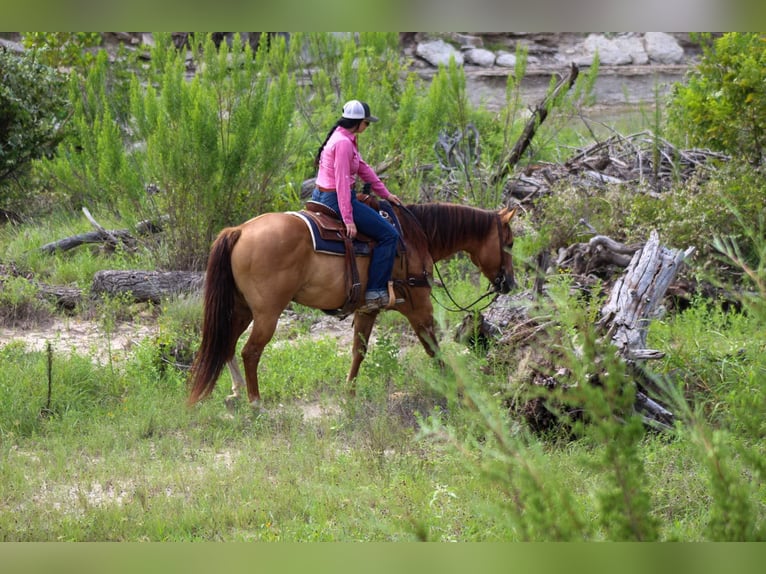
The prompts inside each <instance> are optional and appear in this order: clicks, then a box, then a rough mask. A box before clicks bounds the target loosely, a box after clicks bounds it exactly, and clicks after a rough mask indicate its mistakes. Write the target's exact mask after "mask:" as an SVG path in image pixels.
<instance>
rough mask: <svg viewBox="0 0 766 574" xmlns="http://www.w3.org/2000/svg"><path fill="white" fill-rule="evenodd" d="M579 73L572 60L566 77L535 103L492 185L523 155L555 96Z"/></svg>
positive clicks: (503, 176)
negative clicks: (529, 116)
mask: <svg viewBox="0 0 766 574" xmlns="http://www.w3.org/2000/svg"><path fill="white" fill-rule="evenodd" d="M579 73H580V69H579V68H578V67H577V64H575V63H574V62H572V64H571V65H570V67H569V73H568V74H567V75H566V77H564V78H562V79H561V80H559V82H558V83H557V84H556V87H555V88H554V89H553V91H552V92H551V93H550V94H548V95H546V96H545V97H544V98H543V99H542V101H540V103H538V104H537V106H536V107H535V109H534V110H533V111H532V117H531V118H529V121H528V122H527V124H526V125H525V126H524V130H523V131H522V132H521V135H520V136H519V139H518V140H516V143H515V144H514V146H513V148H512V149H511V151H510V152H509V153H508V155H507V156H506V158H505V159H504V160H503V161H502V162H501V164H500V165H501V167H500V170H499V171H498V172H497V173H495V174H494V175H493V176H492V179H491V182H492V184H493V185H495V184H497V183H498V182H499V181H500V180H501V179H503V178H505V177H506V176H507V175H508V174H509V173H510V171H511V170H512V169H513V167H514V166H515V165H516V164H517V163H518V162H519V159H521V156H522V155H524V152H525V151H526V149H527V148H528V147H529V144H530V143H531V141H532V138H533V137H535V132H536V131H537V128H538V127H539V126H540V124H542V123H543V122H544V121H545V118H547V117H548V112H549V110H550V108H551V105H552V103H553V102H555V101H556V98H558V97H559V95H560V94H561V92H563V91H564V90H565V89H566V90H569V89H570V88H571V87H572V86H573V85H574V83H575V80H576V79H577V76H578V75H579Z"/></svg>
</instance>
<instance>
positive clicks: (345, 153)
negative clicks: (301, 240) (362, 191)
mask: <svg viewBox="0 0 766 574" xmlns="http://www.w3.org/2000/svg"><path fill="white" fill-rule="evenodd" d="M357 175H358V176H359V177H360V178H361V179H362V181H364V182H365V183H369V184H371V189H372V191H374V192H375V193H376V194H377V195H378V196H380V197H381V198H383V199H387V198H388V197H389V196H390V195H391V193H390V192H389V191H388V190H387V189H386V186H385V185H383V182H382V181H380V178H379V177H378V176H377V174H376V173H375V172H374V171H373V170H372V168H371V167H370V166H369V165H367V164H366V163H365V162H364V160H363V159H362V156H360V155H359V150H358V149H357V146H356V135H355V134H352V133H351V132H350V131H348V130H347V129H346V128H343V127H341V126H338V127H337V128H336V129H335V131H334V132H333V133H332V135H331V136H330V139H329V140H327V144H325V146H324V149H323V150H322V155H321V156H320V158H319V173H318V174H317V179H316V185H317V186H319V187H323V188H325V189H334V190H335V192H336V193H337V194H338V207H340V216H341V218H342V219H343V223H346V224H349V223H353V222H354V216H353V213H352V211H351V187H352V186H353V185H354V180H355V177H356V176H357Z"/></svg>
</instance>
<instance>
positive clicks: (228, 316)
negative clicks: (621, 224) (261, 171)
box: [189, 203, 515, 405]
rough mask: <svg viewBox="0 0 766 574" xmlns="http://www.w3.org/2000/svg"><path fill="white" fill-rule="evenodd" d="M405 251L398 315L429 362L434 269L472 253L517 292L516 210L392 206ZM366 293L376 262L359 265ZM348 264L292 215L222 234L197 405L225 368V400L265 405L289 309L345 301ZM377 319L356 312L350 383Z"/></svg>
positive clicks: (196, 380)
mask: <svg viewBox="0 0 766 574" xmlns="http://www.w3.org/2000/svg"><path fill="white" fill-rule="evenodd" d="M394 209H395V210H396V213H397V215H398V219H399V221H400V225H401V231H402V238H403V241H404V249H401V250H400V254H399V255H398V256H397V262H396V263H395V265H394V274H393V280H394V285H395V290H396V295H397V298H403V299H404V301H403V302H401V303H398V304H397V305H396V307H395V309H396V310H397V311H399V312H400V313H402V314H403V315H404V316H405V317H407V319H408V320H409V323H410V325H411V326H412V328H413V329H414V330H415V333H416V334H417V336H418V339H419V340H420V342H421V343H422V345H423V347H424V348H425V350H426V353H428V354H429V355H430V356H432V357H433V356H434V355H435V354H436V352H437V350H438V343H437V340H436V333H435V329H434V319H433V307H432V305H431V297H430V295H431V283H432V281H431V278H432V270H433V263H434V262H437V261H439V260H441V259H444V258H446V257H449V256H451V255H453V254H455V253H457V252H459V251H464V252H466V253H467V254H468V255H469V256H470V258H471V261H472V262H473V263H474V264H475V265H476V266H477V267H478V268H479V270H480V271H481V273H482V274H483V275H484V276H485V277H487V278H488V279H489V280H490V281H491V282H492V287H493V289H494V290H495V291H497V292H500V293H507V292H508V291H510V290H511V288H512V287H513V286H514V277H513V262H512V258H511V248H512V246H513V233H512V231H511V227H510V225H509V223H510V221H511V218H512V217H513V215H514V213H515V210H513V211H510V210H508V209H506V208H503V209H502V210H499V211H491V210H484V209H478V208H473V207H467V206H458V205H451V204H442V203H433V204H415V205H409V206H406V207H404V208H401V207H394ZM357 265H358V269H359V275H360V280H361V282H362V286H361V291H362V292H364V289H365V278H366V276H367V268H368V266H369V258H367V257H358V258H357ZM344 275H345V270H344V258H343V257H338V256H335V255H329V254H325V253H317V252H316V251H315V250H314V246H313V242H312V239H311V236H310V233H309V230H308V227H307V226H306V224H305V223H304V221H302V220H301V219H300V218H298V217H296V216H295V215H294V214H290V213H265V214H263V215H260V216H258V217H255V218H253V219H251V220H249V221H247V222H245V223H243V224H241V225H239V226H236V227H228V228H225V229H223V230H222V231H221V232H220V233H219V235H218V237H217V238H216V240H215V242H214V243H213V246H212V249H211V251H210V256H209V259H208V264H207V273H206V277H205V287H204V313H203V324H202V342H201V344H200V349H199V351H198V353H197V355H196V358H195V361H194V364H193V366H192V370H191V379H190V383H191V392H190V396H189V404H194V403H196V402H197V401H199V400H200V399H203V398H205V397H206V396H207V395H209V394H210V393H211V392H212V390H213V388H214V387H215V384H216V381H217V379H218V377H219V376H220V374H221V371H222V370H223V367H224V366H225V365H228V367H229V370H230V372H231V375H232V392H233V394H232V395H230V396H229V397H228V398H227V400H231V399H236V398H239V396H240V393H241V389H242V387H243V386H245V384H246V386H247V396H248V400H249V401H250V403H251V404H253V405H256V404H258V401H259V400H260V391H259V389H258V372H257V370H258V363H259V362H260V359H261V355H262V354H263V350H264V347H265V346H266V345H267V344H268V342H269V341H270V340H271V338H272V336H273V335H274V331H275V329H276V327H277V321H278V319H279V316H280V315H281V313H282V311H283V310H284V309H285V308H286V307H287V306H288V305H289V303H290V302H291V301H295V302H296V303H300V304H302V305H306V306H308V307H313V308H316V309H322V310H325V311H327V312H331V311H330V310H335V309H340V308H341V307H342V306H343V305H344V302H345V301H346V299H347V286H346V282H345V278H344ZM377 315H378V312H377V311H375V312H372V313H362V312H359V311H356V312H355V313H354V322H353V326H354V336H353V351H352V362H351V369H350V371H349V373H348V377H347V381H349V382H352V381H353V380H354V378H355V377H356V376H357V374H358V372H359V366H360V364H361V362H362V359H363V358H364V355H365V352H366V350H367V341H368V340H369V337H370V334H371V332H372V328H373V325H374V324H375V320H376V318H377ZM251 322H252V324H253V327H252V331H251V333H250V336H249V338H248V339H247V342H246V343H245V345H244V347H243V349H242V361H243V364H244V367H245V381H246V383H245V381H243V379H242V374H241V372H240V370H239V368H238V366H237V361H236V357H235V356H234V355H235V350H236V345H237V341H238V339H239V337H240V336H241V335H242V333H244V332H245V330H246V329H247V327H248V325H249V324H250V323H251Z"/></svg>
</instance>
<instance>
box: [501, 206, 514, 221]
mask: <svg viewBox="0 0 766 574" xmlns="http://www.w3.org/2000/svg"><path fill="white" fill-rule="evenodd" d="M517 209H518V207H514V208H513V209H511V210H510V211H509V210H508V208H507V207H504V208H503V209H501V210H500V219H501V220H502V222H503V225H507V224H508V223H510V222H511V219H513V216H514V215H516V210H517Z"/></svg>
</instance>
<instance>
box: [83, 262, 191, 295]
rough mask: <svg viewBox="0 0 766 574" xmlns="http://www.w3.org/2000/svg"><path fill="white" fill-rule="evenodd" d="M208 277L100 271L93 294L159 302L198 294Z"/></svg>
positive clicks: (178, 273)
mask: <svg viewBox="0 0 766 574" xmlns="http://www.w3.org/2000/svg"><path fill="white" fill-rule="evenodd" d="M204 279H205V274H204V273H201V272H199V273H198V272H194V271H119V270H106V271H98V272H97V273H96V274H95V275H94V276H93V284H92V285H91V293H93V294H94V295H110V296H121V295H122V296H125V295H127V296H129V297H130V298H131V299H132V300H134V301H136V302H139V303H141V302H152V303H159V302H161V301H162V300H163V299H165V298H168V297H172V296H176V295H181V294H191V293H197V292H199V291H201V290H202V285H203V283H204Z"/></svg>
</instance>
